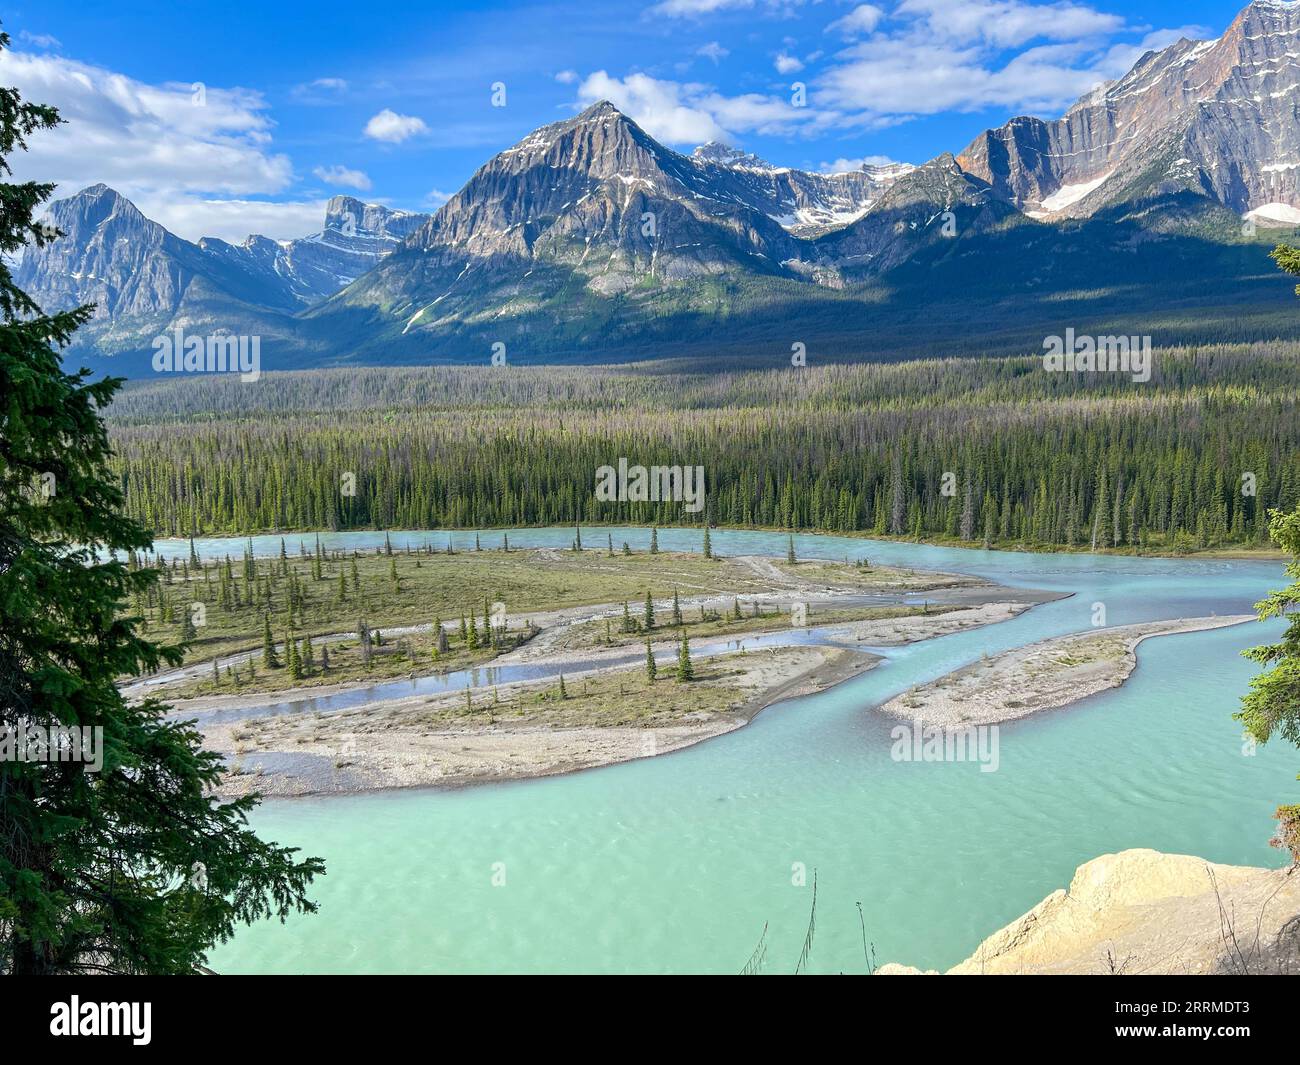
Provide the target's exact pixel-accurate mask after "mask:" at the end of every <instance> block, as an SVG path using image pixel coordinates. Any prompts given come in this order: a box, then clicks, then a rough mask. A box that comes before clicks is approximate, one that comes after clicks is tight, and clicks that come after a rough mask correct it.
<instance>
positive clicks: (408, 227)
mask: <svg viewBox="0 0 1300 1065" xmlns="http://www.w3.org/2000/svg"><path fill="white" fill-rule="evenodd" d="M48 218H49V221H51V222H53V223H54V225H56V226H57V227H58V228H59V229H60V230H61V231H62V233H63V236H61V237H59V238H58V239H57V240H55V241H52V242H50V243H49V244H47V245H46V246H45V247H43V248H29V249H27V253H26V254H25V255H24V256H23V259H22V262H21V263H20V264H19V267H18V271H17V280H18V284H19V285H20V286H21V287H22V288H23V289H24V290H25V291H27V292H28V293H30V294H31V295H32V296H33V298H34V299H35V300H36V301H37V303H38V304H40V305H41V306H42V307H44V308H45V309H47V310H51V311H53V310H63V309H66V308H69V307H75V306H79V305H81V304H85V303H93V304H94V305H95V314H94V319H93V321H92V323H91V325H90V326H89V327H88V335H91V336H93V337H95V338H96V339H97V340H98V341H99V342H101V343H104V344H106V345H108V346H110V347H112V346H116V345H117V344H118V343H126V342H138V341H142V340H144V339H145V336H146V334H148V335H149V336H152V335H154V334H156V333H157V332H159V331H160V330H161V329H163V328H166V327H167V326H168V325H169V323H171V322H172V320H173V319H176V318H177V317H181V318H187V317H188V318H189V319H201V320H202V321H205V322H209V324H211V325H212V327H213V328H218V329H219V328H223V327H224V328H233V324H234V323H235V322H237V321H244V320H246V319H247V318H248V316H249V314H250V313H255V312H257V311H259V310H271V311H275V312H278V313H281V314H291V313H294V312H296V311H298V310H301V309H302V308H304V307H307V306H310V305H312V304H314V303H318V302H319V301H320V300H322V299H324V298H325V297H326V296H329V295H331V294H333V293H334V292H337V291H338V290H339V289H340V288H342V287H344V286H345V285H347V284H350V283H351V282H352V281H353V280H355V279H356V278H357V277H358V276H360V275H361V274H363V273H365V272H366V271H367V270H369V269H370V268H371V267H372V266H374V265H375V263H377V262H378V261H379V260H380V259H381V258H383V257H384V256H385V255H388V254H389V253H390V252H391V251H392V250H393V249H394V248H396V247H397V246H398V244H399V243H400V241H401V240H402V239H403V238H404V237H405V236H407V235H408V234H409V233H411V232H412V231H413V230H414V229H416V228H417V227H418V226H419V225H420V223H422V222H423V221H424V220H425V219H426V218H427V216H426V215H419V214H411V213H408V212H403V211H391V210H389V209H388V208H386V207H381V206H377V205H374V204H363V203H361V202H360V201H358V200H354V199H352V198H351V197H346V196H336V197H334V199H332V200H331V201H330V203H329V207H328V209H327V211H326V216H325V226H324V228H323V229H322V231H321V232H320V233H317V234H314V235H312V236H309V237H304V238H301V239H299V240H293V241H287V242H283V243H282V242H280V241H274V240H271V239H269V238H267V237H262V236H251V237H249V238H248V239H247V240H245V241H244V242H243V243H242V244H230V243H228V242H227V241H224V240H217V239H215V238H212V237H205V238H203V239H202V240H200V241H199V242H198V243H196V244H195V243H191V242H190V241H187V240H183V239H182V238H180V237H177V236H176V235H175V234H173V233H169V232H168V231H167V230H166V229H164V228H163V227H162V226H160V225H159V224H158V223H157V222H152V221H150V220H149V219H148V218H146V217H145V216H144V215H143V214H141V213H140V211H139V210H138V209H137V208H136V207H135V205H134V204H132V203H131V202H130V201H129V200H127V199H126V198H125V197H123V196H121V195H119V194H118V193H117V192H115V191H113V190H112V189H110V188H109V187H108V186H106V185H93V186H91V187H90V188H87V189H83V190H82V191H81V192H79V193H77V194H76V195H75V196H71V197H69V198H68V199H65V200H58V201H55V202H54V203H53V204H51V205H50V210H49V213H48ZM200 307H201V308H202V309H203V310H202V313H201V314H200V313H199V310H198V309H199V308H200ZM223 316H224V317H226V318H229V319H230V320H231V324H230V325H225V324H224V323H223V321H222V319H223ZM196 324H197V322H196Z"/></svg>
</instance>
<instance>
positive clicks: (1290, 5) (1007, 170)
mask: <svg viewBox="0 0 1300 1065" xmlns="http://www.w3.org/2000/svg"><path fill="white" fill-rule="evenodd" d="M1297 85H1300V2H1296V0H1257V2H1256V3H1253V4H1251V5H1250V6H1249V7H1247V8H1246V9H1245V10H1244V11H1242V12H1241V14H1240V15H1238V16H1237V18H1236V19H1235V20H1234V22H1233V23H1232V25H1231V26H1230V27H1229V28H1228V30H1227V31H1226V32H1225V33H1224V35H1223V36H1222V37H1221V38H1219V39H1218V40H1216V41H1189V40H1186V39H1184V40H1180V41H1178V42H1177V43H1176V44H1173V45H1171V46H1169V47H1168V48H1165V49H1163V50H1162V51H1159V52H1148V53H1147V54H1146V55H1144V56H1143V57H1142V58H1141V59H1140V60H1138V62H1137V64H1136V65H1135V66H1134V67H1133V69H1132V70H1131V71H1129V73H1127V74H1126V75H1125V76H1124V77H1122V78H1120V79H1119V80H1118V81H1115V82H1111V83H1109V84H1106V85H1102V86H1099V87H1098V88H1097V89H1096V90H1094V91H1093V92H1091V93H1089V94H1088V95H1087V96H1085V97H1084V98H1083V99H1081V100H1080V101H1079V102H1078V103H1077V104H1075V105H1074V106H1073V107H1072V108H1070V110H1069V111H1068V112H1067V113H1066V114H1065V115H1064V116H1062V117H1061V118H1059V119H1057V120H1055V121H1052V122H1043V121H1041V120H1039V119H1035V118H1017V119H1013V120H1012V121H1011V122H1008V123H1007V124H1006V125H1004V126H1001V127H999V128H998V129H994V130H988V131H986V132H985V133H983V134H981V135H980V136H979V137H977V138H976V139H975V140H974V141H973V142H972V143H971V144H970V145H969V146H968V147H967V148H966V150H965V151H964V152H962V153H961V154H960V155H959V156H958V157H957V162H958V163H959V164H960V166H961V167H962V169H963V170H965V171H966V172H967V173H970V174H972V175H974V176H976V177H978V178H980V179H981V180H983V181H986V182H988V183H989V185H990V186H991V187H992V188H993V189H994V190H995V191H997V192H998V193H1000V194H1002V195H1004V196H1006V197H1007V198H1008V199H1010V200H1011V201H1012V202H1014V203H1015V204H1016V205H1017V206H1018V207H1020V208H1022V209H1023V210H1025V211H1026V212H1027V213H1029V214H1030V215H1031V216H1033V217H1042V218H1053V217H1069V216H1079V215H1088V214H1091V213H1093V212H1095V211H1096V210H1098V209H1099V208H1101V207H1104V206H1107V205H1110V204H1113V203H1119V202H1127V201H1131V200H1138V199H1141V198H1143V197H1150V196H1155V195H1160V194H1163V193H1172V192H1177V191H1180V190H1186V189H1190V190H1193V191H1196V192H1200V193H1202V194H1204V195H1207V196H1209V197H1211V198H1212V199H1214V200H1216V201H1218V202H1219V203H1222V204H1224V205H1226V206H1229V207H1231V208H1233V209H1234V210H1237V211H1239V212H1246V211H1250V210H1253V209H1257V208H1261V207H1264V206H1265V205H1268V204H1282V205H1288V206H1291V207H1293V208H1294V207H1296V206H1300V188H1297V175H1298V174H1300V122H1298V121H1297V114H1296V98H1297V96H1296V92H1297V89H1296V87H1297Z"/></svg>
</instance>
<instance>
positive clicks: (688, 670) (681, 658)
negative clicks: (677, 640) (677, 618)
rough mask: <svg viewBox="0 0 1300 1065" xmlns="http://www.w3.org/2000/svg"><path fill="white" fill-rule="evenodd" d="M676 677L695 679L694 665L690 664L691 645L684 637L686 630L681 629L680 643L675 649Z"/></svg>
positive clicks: (686, 679)
mask: <svg viewBox="0 0 1300 1065" xmlns="http://www.w3.org/2000/svg"><path fill="white" fill-rule="evenodd" d="M677 679H678V680H680V681H688V680H694V679H695V667H694V666H693V665H692V664H691V645H690V643H689V642H688V641H687V639H686V630H685V629H683V630H682V643H681V646H680V647H679V648H678V649H677Z"/></svg>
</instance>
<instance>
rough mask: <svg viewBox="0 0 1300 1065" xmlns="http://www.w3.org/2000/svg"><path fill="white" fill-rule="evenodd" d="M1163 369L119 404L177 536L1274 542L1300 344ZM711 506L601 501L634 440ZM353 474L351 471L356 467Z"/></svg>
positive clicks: (815, 372) (136, 493)
mask: <svg viewBox="0 0 1300 1065" xmlns="http://www.w3.org/2000/svg"><path fill="white" fill-rule="evenodd" d="M1154 366H1155V370H1154V373H1153V375H1152V379H1151V381H1150V382H1148V383H1145V384H1140V383H1134V382H1132V381H1131V380H1130V379H1129V377H1127V376H1125V375H1122V374H1108V373H1097V374H1073V373H1049V372H1046V371H1044V370H1043V368H1042V362H1041V359H1040V358H1037V357H1022V358H1011V359H1001V360H984V359H959V360H952V359H947V360H924V361H914V362H908V363H895V364H863V365H851V366H846V365H839V366H829V367H803V368H795V367H791V368H788V369H784V370H774V371H754V372H748V373H716V372H714V373H696V372H690V370H689V369H683V368H680V367H678V368H673V367H667V368H666V367H665V366H664V365H663V364H658V365H655V366H649V365H632V366H624V367H618V368H602V367H584V368H574V367H566V368H561V367H549V368H518V367H487V366H485V367H481V368H463V367H462V368H450V367H439V368H419V369H416V368H403V369H359V370H355V369H353V370H322V371H315V372H302V373H290V374H271V375H267V376H265V377H264V378H263V379H262V380H261V381H259V382H256V383H254V384H242V383H240V382H239V381H237V380H234V379H229V380H228V379H212V378H200V377H195V378H189V379H180V380H171V381H167V382H144V383H139V384H135V385H129V386H128V387H127V388H126V389H124V390H123V392H122V394H121V396H120V397H119V398H118V399H117V400H116V401H115V402H114V404H113V406H112V407H111V408H110V409H109V410H108V411H107V414H108V416H109V418H110V423H111V426H112V431H113V440H114V444H115V447H116V451H117V454H116V458H115V463H116V470H117V472H118V473H119V475H120V476H121V478H122V485H123V489H124V491H125V494H126V500H127V508H128V511H129V513H130V514H131V516H132V517H134V518H137V519H139V520H141V521H143V522H145V523H146V524H147V525H148V526H149V527H151V528H153V529H154V530H155V531H156V532H157V533H158V534H159V535H169V536H170V535H181V536H184V535H190V534H192V533H200V534H221V533H249V532H255V531H274V530H281V529H311V528H320V529H342V528H444V527H480V528H482V527H491V526H508V525H549V524H565V523H571V522H573V521H575V520H580V521H582V522H583V523H602V522H609V523H633V524H652V523H659V524H696V523H701V522H704V521H706V520H707V521H709V522H712V523H716V524H719V525H730V526H765V527H778V528H793V529H805V530H827V531H836V532H849V531H863V532H868V533H872V534H877V535H887V536H901V537H918V538H923V539H935V540H952V541H959V542H967V543H973V544H989V545H1003V546H1010V545H1021V546H1025V547H1055V548H1061V547H1065V548H1070V547H1076V548H1080V547H1082V548H1090V549H1091V548H1097V549H1102V548H1113V549H1120V550H1153V551H1164V552H1169V551H1173V552H1183V551H1190V550H1198V549H1206V548H1220V547H1230V546H1264V545H1266V543H1267V533H1266V523H1267V511H1268V510H1269V509H1272V508H1275V507H1276V508H1283V509H1290V508H1294V507H1295V506H1296V505H1297V503H1300V418H1298V417H1297V414H1298V413H1300V411H1298V409H1297V408H1298V407H1300V344H1296V343H1294V342H1274V343H1257V344H1249V345H1244V344H1243V345H1213V346H1202V347H1196V348H1175V349H1163V350H1157V351H1156V353H1155V358H1154ZM620 457H622V458H626V459H627V460H628V461H629V462H630V463H639V464H643V465H647V466H649V465H652V464H663V465H692V466H696V465H698V466H703V467H704V470H705V481H706V485H707V507H706V509H705V510H704V511H702V512H700V513H698V514H690V513H686V512H685V511H684V509H683V506H682V504H681V503H672V502H663V503H648V502H598V501H597V499H596V497H595V494H594V490H593V488H594V478H595V471H596V469H597V468H598V467H600V466H602V465H606V464H611V465H613V464H617V462H618V460H619V458H620ZM353 486H354V494H348V491H347V490H348V489H350V488H353Z"/></svg>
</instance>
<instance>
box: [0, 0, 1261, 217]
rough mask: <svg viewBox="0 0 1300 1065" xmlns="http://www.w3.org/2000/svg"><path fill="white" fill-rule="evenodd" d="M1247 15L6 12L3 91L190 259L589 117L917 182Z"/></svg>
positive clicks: (1139, 9) (1021, 1)
mask: <svg viewBox="0 0 1300 1065" xmlns="http://www.w3.org/2000/svg"><path fill="white" fill-rule="evenodd" d="M1242 6H1244V4H1243V3H1239V2H1235V0H1232V2H1227V3H1225V2H1221V0H1219V2H1215V0H1180V2H1172V0H1160V2H1150V3H1148V2H1143V0H1139V2H1137V3H1122V4H1121V3H1113V2H1108V0H1098V2H1095V3H1094V2H1087V0H1078V2H1074V0H1058V2H1052V3H1045V2H1039V0H876V2H875V3H870V4H858V3H853V2H839V0H640V2H624V0H599V2H598V0H564V2H559V3H554V2H523V0H498V2H495V3H476V4H465V3H460V4H442V3H422V4H414V3H405V2H396V3H395V2H387V3H383V4H372V5H366V4H358V3H356V2H350V3H347V4H342V3H332V2H327V3H314V4H304V3H296V2H288V3H278V4H276V3H266V2H258V3H244V2H241V0H232V2H230V3H227V4H224V5H217V6H214V5H208V4H204V5H199V4H193V3H186V2H183V0H176V2H173V3H167V4H164V3H160V2H159V3H153V4H142V3H132V2H129V0H128V2H123V0H118V2H115V3H113V4H112V5H109V6H100V5H92V4H87V3H86V2H85V0H78V2H71V0H41V3H40V4H39V5H36V4H30V5H28V6H19V7H11V8H10V9H9V11H8V12H7V13H6V14H5V15H4V20H5V21H4V28H5V29H6V30H7V31H8V32H9V33H10V35H11V37H12V38H13V49H12V51H11V52H9V53H7V54H5V55H4V56H3V57H0V80H2V81H3V82H4V83H5V84H16V85H18V86H19V87H20V88H21V89H23V90H24V92H25V93H26V94H27V95H28V97H29V98H31V99H34V100H41V101H43V102H48V103H53V104H55V105H56V106H58V107H60V108H61V110H62V111H63V113H64V115H65V117H67V118H68V119H69V122H70V124H69V125H68V126H67V127H65V128H64V129H63V130H62V131H61V132H59V133H58V134H54V135H50V134H45V135H42V136H41V137H40V138H39V139H38V142H37V143H35V144H34V145H33V149H34V150H33V151H32V153H31V154H30V156H29V157H28V158H27V159H26V160H24V161H23V163H22V165H21V166H20V167H19V168H18V173H19V175H20V176H22V177H39V178H42V179H45V180H55V181H58V182H59V185H60V187H59V194H60V195H65V194H70V193H71V192H74V191H76V190H77V189H78V188H81V187H83V186H85V185H88V184H92V183H94V182H96V181H103V182H105V183H107V184H109V185H112V186H113V187H115V188H117V189H118V190H119V191H121V192H123V193H124V194H126V195H128V196H130V197H131V198H132V199H133V200H134V201H135V202H136V203H137V204H138V205H139V206H140V207H141V209H142V210H144V211H145V213H146V214H148V215H150V216H151V217H154V218H157V219H158V220H159V221H161V222H163V223H164V224H165V225H167V226H168V227H169V228H172V229H173V230H175V231H176V232H178V233H180V234H181V235H182V236H185V237H189V238H191V239H195V238H197V237H199V236H202V235H208V234H212V235H218V236H222V237H225V238H227V239H240V238H241V237H242V236H243V235H244V234H246V233H248V232H250V231H252V232H261V233H265V234H267V235H269V236H273V237H277V238H287V237H291V236H300V235H303V234H305V233H307V232H311V231H312V230H313V229H318V228H319V222H320V215H321V211H322V209H323V202H324V200H325V199H327V198H328V197H329V196H330V195H332V194H334V193H338V192H347V193H350V194H354V195H357V196H359V197H361V198H363V199H367V200H370V201H375V202H382V203H387V204H390V205H392V206H396V207H403V208H408V209H414V210H431V209H433V208H434V207H436V206H437V205H438V204H439V203H440V202H441V201H442V200H443V199H444V198H445V197H446V195H447V194H449V193H452V192H454V191H456V189H458V188H459V187H460V186H461V185H462V184H463V183H464V181H465V180H466V179H467V178H468V177H469V176H470V174H471V173H473V171H474V170H475V169H476V168H477V167H478V166H479V165H480V164H482V163H483V162H484V161H485V160H486V159H488V158H489V157H490V156H491V155H493V154H495V153H496V152H498V151H500V150H501V149H503V148H506V147H509V146H510V145H511V144H512V143H514V142H515V141H517V140H519V139H520V138H522V137H523V136H524V135H525V134H527V133H528V131H529V130H531V129H533V128H535V127H537V126H539V125H542V124H544V123H546V122H551V121H555V120H557V119H559V118H563V117H566V116H568V115H571V114H573V113H574V112H575V111H576V110H578V109H580V108H581V107H582V106H583V105H584V104H586V103H588V102H591V101H593V100H595V99H599V98H609V99H611V100H613V101H614V103H615V104H616V105H618V106H619V107H620V108H622V109H623V110H624V111H626V112H627V113H629V114H631V115H632V116H633V117H634V118H636V119H637V121H639V122H640V123H641V124H642V125H643V126H644V127H645V128H646V129H647V130H648V131H649V132H650V133H651V134H653V135H655V136H657V137H659V138H660V139H661V140H663V141H665V142H666V143H669V144H671V145H672V146H673V147H675V148H678V149H679V150H689V149H690V148H691V147H693V146H694V145H695V144H698V143H701V142H702V141H705V140H708V139H719V140H726V141H728V142H729V143H732V144H735V145H737V146H740V147H744V148H745V149H746V150H749V151H753V152H756V153H758V154H759V155H762V156H764V157H765V158H767V159H769V160H770V161H772V162H774V163H777V164H781V165H788V166H799V167H804V168H808V169H845V168H847V167H849V166H851V165H853V164H854V163H855V162H856V161H859V160H862V159H881V160H883V159H893V160H901V161H907V162H923V161H925V160H926V159H929V158H932V157H933V156H935V155H936V154H938V153H939V152H942V151H953V152H956V151H959V150H960V149H961V148H962V147H964V146H965V145H966V144H967V143H968V142H969V141H970V139H971V138H972V137H973V136H975V135H976V134H977V133H979V132H980V131H981V130H982V129H984V128H986V127H988V126H992V125H998V124H1000V123H1002V122H1003V121H1005V120H1006V119H1007V118H1009V117H1011V116H1013V115H1016V114H1026V113H1028V114H1039V115H1043V116H1045V117H1051V116H1055V115H1057V114H1059V113H1060V112H1061V111H1062V110H1063V109H1064V108H1065V107H1066V106H1068V104H1069V103H1070V102H1071V101H1072V100H1074V99H1075V98H1077V97H1078V96H1079V95H1080V94H1081V93H1082V92H1084V91H1086V90H1087V89H1088V88H1089V87H1090V86H1091V85H1093V84H1096V83H1097V82H1098V81H1101V80H1104V79H1106V78H1111V77H1116V76H1118V75H1120V74H1122V73H1123V72H1124V71H1125V70H1127V69H1128V68H1129V66H1131V65H1132V63H1133V61H1134V60H1135V59H1136V58H1137V57H1138V56H1139V55H1140V54H1141V53H1142V52H1143V51H1144V50H1145V49H1147V48H1150V47H1162V46H1164V45H1166V44H1169V43H1171V42H1172V41H1174V40H1176V39H1177V38H1178V37H1179V36H1189V37H1206V36H1211V37H1213V36H1218V35H1219V34H1221V33H1222V32H1223V30H1224V29H1225V28H1226V27H1227V25H1228V24H1229V23H1230V22H1231V20H1232V19H1233V18H1234V17H1235V15H1236V13H1237V12H1238V10H1239V9H1240V8H1241V7H1242ZM494 83H501V84H503V85H504V87H505V98H504V103H505V106H494V105H493V88H492V87H493V84H494ZM799 85H802V86H803V87H804V88H803V94H804V96H803V99H802V100H799V99H798V98H797V95H796V94H797V93H798V91H799V90H798V86H799ZM499 100H500V96H499V94H498V101H499Z"/></svg>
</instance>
